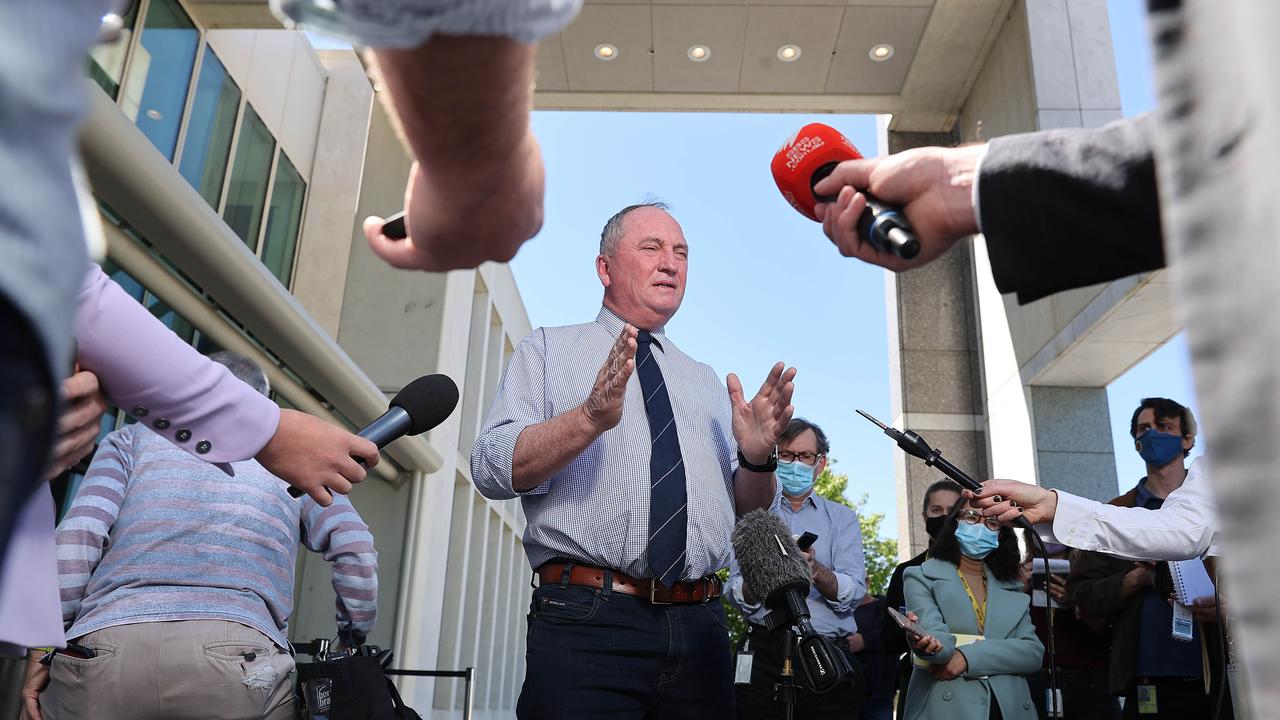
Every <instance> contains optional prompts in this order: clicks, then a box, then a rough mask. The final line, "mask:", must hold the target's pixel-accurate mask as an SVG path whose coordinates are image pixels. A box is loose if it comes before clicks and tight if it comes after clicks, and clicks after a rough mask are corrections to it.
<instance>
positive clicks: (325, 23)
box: [271, 0, 582, 48]
mask: <svg viewBox="0 0 1280 720" xmlns="http://www.w3.org/2000/svg"><path fill="white" fill-rule="evenodd" d="M581 6H582V0H331V1H330V2H319V1H318V0H271V8H272V10H274V11H275V13H276V15H277V16H278V17H280V18H281V19H282V20H284V21H285V22H286V23H296V24H298V25H300V26H302V27H305V28H308V29H318V30H324V31H327V32H331V33H336V34H339V35H342V36H344V37H347V38H348V39H350V40H351V41H353V42H355V43H359V44H360V45H364V46H365V47H374V48H413V47H417V46H418V45H421V44H422V43H424V42H426V41H427V40H429V39H430V38H431V36H432V35H434V34H436V33H443V34H446V35H488V36H499V37H509V38H511V39H512V40H516V41H518V42H523V43H534V42H537V41H538V40H541V39H542V38H544V37H546V36H548V35H552V34H554V33H556V32H559V31H560V29H561V28H563V27H564V26H565V25H568V24H569V21H570V20H572V19H573V17H574V16H575V15H577V13H578V9H579V8H580V7H581Z"/></svg>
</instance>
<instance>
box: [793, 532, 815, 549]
mask: <svg viewBox="0 0 1280 720" xmlns="http://www.w3.org/2000/svg"><path fill="white" fill-rule="evenodd" d="M817 541H818V536H817V535H816V534H814V533H811V532H806V533H805V534H803V535H801V536H800V537H798V538H796V545H798V546H799V547H800V549H801V550H808V549H809V548H811V547H813V544H814V543H815V542H817Z"/></svg>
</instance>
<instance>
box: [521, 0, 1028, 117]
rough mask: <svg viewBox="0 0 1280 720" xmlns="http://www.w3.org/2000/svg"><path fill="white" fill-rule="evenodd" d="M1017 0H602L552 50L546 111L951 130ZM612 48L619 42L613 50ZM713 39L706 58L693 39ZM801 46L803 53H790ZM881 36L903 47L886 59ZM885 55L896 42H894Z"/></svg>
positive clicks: (545, 72)
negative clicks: (754, 116)
mask: <svg viewBox="0 0 1280 720" xmlns="http://www.w3.org/2000/svg"><path fill="white" fill-rule="evenodd" d="M1011 6H1012V0H803V1H802V2H800V1H797V2H783V1H782V0H764V1H762V2H755V1H752V2H745V1H742V0H739V1H737V2H734V1H733V0H727V1H726V2H723V3H706V2H660V1H656V2H625V1H624V2H591V1H590V0H589V1H588V2H587V3H586V4H585V5H584V6H583V8H582V13H581V14H580V15H579V16H578V18H577V19H576V20H575V21H574V22H573V24H571V25H570V26H569V27H567V28H565V29H564V30H563V31H562V32H560V33H559V34H557V35H554V36H552V37H550V38H547V39H546V40H545V41H544V42H543V43H542V44H541V47H540V48H539V53H538V74H537V92H536V95H535V100H534V102H535V105H536V106H537V107H538V108H539V109H547V110H671V111H705V112H830V113H886V114H892V115H893V116H894V119H893V121H892V124H891V126H890V129H892V130H899V131H911V132H938V131H947V130H950V129H951V126H952V124H953V123H954V122H955V119H956V116H957V115H958V113H959V112H960V108H961V106H962V105H963V103H964V100H965V98H966V97H967V96H968V94H969V90H970V88H971V87H972V86H973V83H974V81H975V79H976V78H977V75H978V72H979V70H980V69H981V67H982V65H983V62H984V61H985V58H986V55H987V52H988V51H989V49H990V47H991V44H992V43H993V41H994V40H995V36H996V34H997V31H998V29H999V28H1000V26H1001V24H1002V23H1003V21H1004V19H1005V16H1006V15H1007V14H1008V12H1009V8H1010V7H1011ZM601 45H608V46H611V47H612V48H613V49H614V50H613V52H612V53H611V54H610V55H611V57H610V59H608V60H602V59H600V58H599V57H598V55H597V52H596V50H597V48H598V47H600V46H601ZM695 46H702V47H703V48H705V49H706V52H705V53H704V54H703V57H702V58H700V60H701V61H697V60H695V59H694V57H693V56H692V55H693V54H692V53H691V49H692V48H694V47H695ZM785 46H794V47H795V48H798V55H796V56H795V57H794V58H793V59H792V60H791V61H790V62H786V61H784V60H783V59H782V58H781V57H780V55H779V51H780V49H781V48H783V47H785ZM877 46H888V47H891V48H892V50H891V54H889V55H888V57H886V58H883V59H881V60H877V59H876V58H874V57H873V56H872V55H873V51H874V49H875V48H876V47H877ZM882 52H884V51H882Z"/></svg>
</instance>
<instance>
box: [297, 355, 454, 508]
mask: <svg viewBox="0 0 1280 720" xmlns="http://www.w3.org/2000/svg"><path fill="white" fill-rule="evenodd" d="M457 406H458V386H457V385H456V384H455V383H454V382H453V380H452V379H451V378H450V377H449V376H448V375H423V376H422V377H420V378H418V379H417V380H414V381H413V382H411V383H409V384H408V385H405V386H404V387H403V388H400V392H398V393H396V395H395V397H393V398H391V402H390V403H389V407H388V408H387V411H386V412H384V413H382V415H380V416H378V418H377V419H376V420H374V421H373V422H371V423H369V424H368V425H366V426H365V427H364V429H363V430H361V431H360V432H358V433H356V435H357V436H358V437H362V438H364V439H366V440H370V441H372V442H373V444H374V445H377V446H378V449H379V450H381V449H382V448H384V447H386V446H387V445H388V444H390V443H391V441H393V440H396V439H398V438H400V437H401V436H404V435H421V434H422V433H424V432H426V431H428V430H430V429H431V428H433V427H435V426H437V425H439V424H440V423H442V422H444V421H445V420H446V419H447V418H448V417H449V416H450V415H452V414H453V409H454V408H456V407H457ZM355 461H356V462H357V463H359V464H360V466H361V467H364V460H362V459H360V458H355ZM289 494H290V495H292V496H293V497H302V491H301V490H299V489H298V488H295V487H290V488H289Z"/></svg>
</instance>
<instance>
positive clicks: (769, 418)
mask: <svg viewBox="0 0 1280 720" xmlns="http://www.w3.org/2000/svg"><path fill="white" fill-rule="evenodd" d="M795 377H796V369H795V368H788V367H786V365H785V364H784V363H778V364H776V365H774V366H773V369H772V370H770V371H769V376H768V377H766V378H765V380H764V383H763V384H761V385H760V390H759V391H758V392H756V395H755V397H753V398H751V401H750V402H747V401H746V399H745V398H744V396H743V393H742V381H741V380H739V379H738V376H737V375H735V374H733V373H729V377H728V378H727V380H726V384H727V385H728V386H729V402H730V404H731V405H732V406H733V439H734V440H736V441H737V442H738V449H739V450H741V451H742V455H743V457H745V458H746V459H747V460H748V461H750V462H751V463H753V464H759V465H763V464H764V463H765V461H767V460H768V459H769V456H770V455H771V454H773V448H774V447H775V446H776V445H777V444H778V437H779V436H781V435H782V432H783V431H784V430H786V429H787V424H788V423H790V422H791V416H792V414H794V413H795V408H794V407H792V406H791V394H792V393H793V392H795V389H796V388H795V383H793V382H792V381H793V380H794V379H795Z"/></svg>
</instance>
